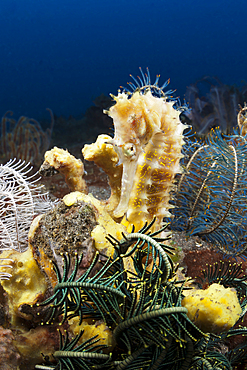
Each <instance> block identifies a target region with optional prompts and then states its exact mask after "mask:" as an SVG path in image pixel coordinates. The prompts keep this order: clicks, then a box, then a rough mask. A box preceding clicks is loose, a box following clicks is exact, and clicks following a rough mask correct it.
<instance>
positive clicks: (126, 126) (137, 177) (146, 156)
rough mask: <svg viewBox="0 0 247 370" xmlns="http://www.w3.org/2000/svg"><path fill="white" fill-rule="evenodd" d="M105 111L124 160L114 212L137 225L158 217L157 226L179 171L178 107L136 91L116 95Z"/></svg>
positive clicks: (167, 203)
mask: <svg viewBox="0 0 247 370" xmlns="http://www.w3.org/2000/svg"><path fill="white" fill-rule="evenodd" d="M114 99H115V101H116V104H115V105H114V106H112V107H111V108H110V109H109V111H108V112H107V113H108V115H109V116H110V117H112V118H113V123H114V129H115V135H114V138H113V140H112V144H113V145H114V149H115V151H116V152H117V154H118V157H119V163H122V164H123V175H122V184H121V195H120V200H119V203H118V206H117V207H116V208H115V210H114V212H113V215H114V217H116V218H119V217H122V216H124V215H125V216H126V219H127V221H128V222H130V223H132V224H134V225H135V226H136V227H137V228H139V227H142V226H143V224H144V223H145V222H146V221H151V220H152V218H153V217H154V216H156V218H157V221H158V222H157V223H156V224H157V227H159V226H158V225H159V224H160V222H161V221H162V219H163V217H164V216H168V215H169V211H168V210H169V209H170V208H171V207H172V206H171V205H170V204H169V199H170V192H171V191H172V189H173V188H174V184H173V181H174V177H175V175H176V174H177V173H180V172H181V169H180V165H179V161H180V158H181V157H182V154H181V149H182V146H183V144H184V141H183V131H184V129H185V128H186V127H187V126H186V125H183V124H182V123H181V122H180V119H179V114H180V111H178V110H176V109H174V108H173V105H174V102H172V101H170V102H169V101H167V100H166V99H165V98H164V97H162V98H159V97H155V96H153V95H152V93H151V91H148V92H146V93H145V94H142V93H140V92H139V91H136V92H134V93H133V95H132V96H131V97H130V98H129V96H128V95H127V94H125V93H119V94H118V96H116V97H114Z"/></svg>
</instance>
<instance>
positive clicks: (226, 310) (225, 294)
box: [182, 283, 242, 334]
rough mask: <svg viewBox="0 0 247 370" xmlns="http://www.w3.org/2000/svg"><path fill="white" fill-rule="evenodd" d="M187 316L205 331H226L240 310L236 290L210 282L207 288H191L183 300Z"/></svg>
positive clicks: (234, 321)
mask: <svg viewBox="0 0 247 370" xmlns="http://www.w3.org/2000/svg"><path fill="white" fill-rule="evenodd" d="M182 306H183V307H186V308H187V309H188V313H187V316H188V317H189V319H190V320H191V321H192V322H193V323H194V324H195V325H196V326H198V328H199V329H201V330H202V331H203V332H205V333H215V334H219V333H221V332H224V331H228V330H229V329H230V328H231V327H232V326H233V325H234V324H235V323H236V322H237V320H238V319H239V316H240V314H241V312H242V309H241V306H240V303H239V301H238V297H237V294H236V290H235V289H234V288H225V287H224V286H223V285H220V284H216V283H215V284H212V285H210V286H209V288H208V289H205V290H202V289H193V290H192V291H191V292H190V293H189V294H188V295H187V296H186V297H185V298H184V299H183V300H182Z"/></svg>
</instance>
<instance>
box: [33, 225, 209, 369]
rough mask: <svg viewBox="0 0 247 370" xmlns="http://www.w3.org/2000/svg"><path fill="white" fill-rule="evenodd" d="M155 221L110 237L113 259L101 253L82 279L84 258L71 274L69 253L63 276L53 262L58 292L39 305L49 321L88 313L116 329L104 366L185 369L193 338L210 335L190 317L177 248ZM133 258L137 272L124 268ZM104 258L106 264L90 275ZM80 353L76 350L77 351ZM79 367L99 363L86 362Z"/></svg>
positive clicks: (65, 261)
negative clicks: (184, 302) (175, 254)
mask: <svg viewBox="0 0 247 370" xmlns="http://www.w3.org/2000/svg"><path fill="white" fill-rule="evenodd" d="M153 222H155V220H153ZM153 222H151V223H150V224H149V225H148V224H147V223H146V224H145V225H144V226H143V227H142V228H141V229H140V230H139V231H138V232H134V231H135V230H132V231H133V232H132V233H129V234H127V233H126V234H123V238H122V239H121V240H117V239H115V238H113V237H112V236H110V235H109V236H108V240H109V241H110V242H111V243H112V244H113V245H114V248H115V256H114V257H113V259H110V258H108V259H106V258H105V257H104V256H102V255H100V254H97V255H96V256H95V260H94V262H93V263H92V265H91V266H90V267H89V269H88V270H87V272H86V273H84V274H83V275H82V276H81V277H79V278H77V272H78V266H79V265H80V261H81V258H82V257H78V256H76V257H75V267H74V270H73V271H72V273H71V274H70V275H69V267H70V258H69V256H67V255H64V271H63V274H62V275H61V274H60V272H59V269H58V268H57V266H56V264H54V268H55V271H56V274H57V278H58V284H57V285H56V286H55V288H54V292H53V295H52V296H51V297H50V298H48V299H47V300H45V301H44V302H41V303H39V305H42V306H47V310H48V311H47V317H46V318H45V319H44V321H45V322H46V323H48V324H49V323H51V322H55V321H56V320H60V319H59V318H60V317H61V316H62V323H63V322H64V321H65V320H67V319H69V318H71V317H75V316H78V317H79V318H80V320H79V321H80V323H81V322H82V320H83V319H84V318H85V317H86V318H87V319H88V318H90V319H94V320H103V321H104V322H105V324H106V325H107V327H108V328H110V329H111V331H112V336H113V343H115V347H114V348H112V349H111V351H112V356H110V357H109V358H106V359H103V357H102V360H101V361H102V362H101V367H99V368H102V369H103V368H105V367H106V368H107V369H115V370H123V369H128V370H134V369H135V370H136V369H144V370H148V369H149V370H151V369H152V370H155V369H160V370H161V369H162V368H164V366H166V367H167V369H176V370H178V369H182V365H184V366H186V363H187V362H188V363H189V359H188V353H187V352H190V350H189V348H190V347H191V342H192V343H195V342H196V341H197V339H198V338H201V336H204V335H205V334H204V333H202V332H201V331H200V330H199V329H198V328H197V327H195V325H194V324H193V323H192V322H191V321H190V320H189V318H188V317H187V315H186V313H187V309H186V308H185V307H182V305H181V300H182V297H183V289H184V282H183V281H177V280H176V278H175V277H174V272H175V268H174V265H173V262H172V260H171V257H170V255H171V254H172V250H173V248H172V247H169V246H167V245H166V244H164V242H165V240H166V239H167V238H168V236H164V237H157V235H158V234H159V232H160V231H161V230H159V231H157V232H151V231H150V229H151V227H152V225H153ZM166 226H167V225H166ZM166 226H164V228H163V229H165V227H166ZM163 229H162V230H163ZM129 258H130V259H132V260H133V271H129V270H126V268H125V267H124V266H125V263H126V261H125V260H127V259H129ZM104 260H105V261H104ZM100 261H102V262H101V265H102V267H101V268H100V269H99V270H98V271H97V272H96V273H95V275H94V276H91V274H92V272H93V269H94V270H95V266H96V263H99V262H100ZM93 339H94V338H93ZM93 339H92V340H93ZM192 348H193V347H192ZM77 351H78V350H77V348H76V349H75V351H74V352H77ZM54 356H55V355H54ZM64 356H66V351H64ZM73 356H75V357H76V358H79V357H80V356H81V357H83V355H81V354H78V355H76V354H74V355H73ZM55 357H56V356H55ZM91 358H92V359H94V357H93V356H92V357H91ZM69 359H70V357H69V356H68V361H69ZM64 361H65V360H64ZM66 361H67V360H66ZM105 361H107V365H105V364H104V362H105ZM68 364H69V362H68ZM42 366H43V365H42ZM63 366H64V367H60V368H59V369H63V368H66V369H69V370H72V369H74V368H73V367H72V365H68V366H67V367H65V364H63ZM39 368H40V369H47V368H46V367H39ZM80 368H81V369H94V368H98V367H95V366H93V365H92V366H91V367H90V366H89V365H88V367H86V365H83V366H81V367H80ZM185 368H186V367H185Z"/></svg>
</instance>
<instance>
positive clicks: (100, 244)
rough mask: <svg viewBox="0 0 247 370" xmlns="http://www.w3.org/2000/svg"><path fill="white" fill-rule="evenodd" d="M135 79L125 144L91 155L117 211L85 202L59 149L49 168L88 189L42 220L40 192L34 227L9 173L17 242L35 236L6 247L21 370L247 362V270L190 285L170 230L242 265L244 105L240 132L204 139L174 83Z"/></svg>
mask: <svg viewBox="0 0 247 370" xmlns="http://www.w3.org/2000/svg"><path fill="white" fill-rule="evenodd" d="M132 78H133V81H134V82H131V83H129V87H130V90H127V89H123V88H122V90H121V91H119V93H118V95H117V96H112V97H113V99H114V100H115V105H113V106H111V108H110V109H108V111H107V112H106V113H107V115H108V116H106V117H108V118H109V117H111V118H112V119H113V124H114V128H115V132H114V137H113V138H111V137H110V136H108V135H100V136H99V138H98V139H97V141H96V142H95V143H94V144H91V145H85V146H84V148H83V155H84V158H86V159H87V160H88V161H94V162H95V163H96V164H97V165H98V166H99V167H100V168H101V169H102V170H103V171H104V172H105V173H106V174H107V175H108V177H109V183H110V187H111V196H110V198H109V199H104V200H98V199H96V198H95V197H94V196H93V195H92V194H85V193H86V187H85V186H84V185H85V184H84V180H83V179H82V175H83V166H82V162H81V161H79V160H77V159H76V158H74V157H73V156H71V155H70V154H69V153H68V152H67V151H63V150H61V149H58V148H54V149H53V150H51V151H49V152H47V154H46V157H45V159H47V160H46V161H45V163H46V165H45V166H46V170H47V171H48V172H49V171H50V170H51V172H53V171H54V169H55V170H58V171H60V172H61V173H63V172H64V170H65V177H66V179H67V181H68V183H69V185H70V187H71V189H72V190H77V189H79V190H80V191H73V192H70V193H68V194H66V195H65V196H64V197H63V199H62V200H61V201H60V202H58V203H57V204H55V205H52V207H50V206H49V202H48V203H45V204H47V206H45V207H43V208H42V207H39V206H38V204H39V199H40V193H39V190H37V200H38V201H37V206H38V207H36V205H35V207H36V208H35V207H34V209H35V211H34V212H33V213H32V218H34V219H33V221H32V223H31V217H29V213H30V212H29V211H30V205H29V201H30V199H31V201H33V203H34V204H36V203H35V201H36V197H34V195H33V193H32V191H33V187H32V186H30V184H32V180H31V181H30V177H29V176H26V173H28V167H27V168H26V167H25V166H24V165H23V164H22V163H20V164H19V162H18V164H17V165H16V164H13V163H12V162H11V163H10V164H7V165H6V166H3V167H2V169H3V176H2V180H1V181H2V183H3V186H2V200H3V206H2V209H3V211H2V214H1V219H2V220H3V221H4V220H5V221H6V222H7V224H6V227H5V228H6V229H7V231H11V230H15V232H13V233H12V234H11V239H13V240H14V241H16V240H19V239H18V234H17V232H18V231H19V230H22V226H23V225H24V226H25V227H24V229H25V230H24V232H23V238H22V239H21V242H20V245H18V244H17V246H16V244H13V246H11V245H10V244H8V245H7V242H5V240H4V239H3V242H5V244H4V243H3V249H4V251H3V252H2V254H1V256H0V258H1V263H2V264H3V265H4V266H0V274H1V277H2V279H1V280H0V282H1V287H0V288H1V289H0V319H1V320H0V324H1V325H2V326H4V328H5V329H10V331H8V332H6V333H7V335H6V340H5V341H4V339H3V348H5V347H4V342H6V343H7V345H8V344H9V345H10V346H13V348H12V347H10V352H11V353H12V352H13V353H14V354H15V355H13V359H14V361H15V363H16V366H19V369H20V370H25V369H26V368H30V369H31V368H33V367H35V368H36V369H42V370H51V369H60V370H63V369H67V370H75V369H76V370H77V369H78V370H79V369H85V370H89V369H97V368H98V369H99V368H100V369H109V370H123V369H128V370H137V369H143V370H155V369H156V370H162V369H164V368H166V369H167V370H182V369H183V370H185V369H188V370H197V369H202V368H207V369H216V368H217V369H218V370H223V369H224V370H232V369H233V368H234V367H235V366H237V365H238V364H239V363H241V362H242V363H244V362H246V361H247V351H246V336H247V328H246V327H244V326H241V325H240V323H241V320H244V319H245V313H246V307H247V298H246V297H247V275H246V271H243V270H242V265H239V264H231V263H227V262H226V263H225V264H223V262H222V263H219V264H217V265H216V264H215V265H213V267H210V266H209V267H208V268H207V269H205V271H204V272H203V276H202V278H201V279H200V278H198V279H194V281H191V280H190V279H189V278H186V277H185V276H184V273H183V271H182V264H181V261H180V258H181V256H183V255H184V254H185V250H184V251H182V250H181V249H182V247H184V244H185V242H184V241H183V239H182V238H178V239H177V241H175V239H172V232H171V228H172V229H178V230H182V231H184V232H187V237H190V238H191V240H192V239H193V240H197V244H196V245H197V246H198V245H199V243H200V241H201V239H200V238H199V236H202V237H205V239H207V240H210V241H211V242H213V243H214V247H215V246H218V248H221V249H222V250H223V251H225V254H231V255H233V256H234V257H235V258H238V257H237V256H238V254H241V253H242V251H243V250H245V246H244V243H245V228H246V217H245V216H246V215H245V213H244V212H245V211H244V209H245V208H244V207H245V203H246V202H245V198H246V194H245V193H246V192H245V187H246V186H245V184H246V170H245V158H246V153H245V152H246V143H245V137H244V136H243V134H244V132H245V120H246V116H245V107H246V106H244V108H242V110H241V113H239V116H238V123H239V130H240V131H235V132H234V134H233V135H231V136H227V137H225V136H223V135H222V134H221V133H220V131H219V130H216V132H213V133H211V134H210V136H209V138H208V141H207V142H206V143H204V142H202V141H196V140H194V141H193V139H191V138H190V137H189V136H188V135H187V136H185V137H184V135H183V133H184V130H185V128H186V127H187V126H186V125H183V124H182V123H181V120H180V118H181V112H183V110H184V109H183V108H180V109H178V108H177V103H176V101H175V100H174V99H173V98H172V96H171V94H172V92H171V91H170V92H166V93H165V92H164V91H163V89H164V88H165V87H166V86H167V82H166V83H165V84H164V85H163V86H161V87H159V85H158V82H159V76H157V77H156V80H155V82H154V83H151V78H150V74H149V71H148V70H147V73H146V74H144V73H143V72H142V70H141V78H137V79H135V78H134V77H132ZM107 104H108V103H107ZM184 144H185V145H184ZM18 166H20V167H18ZM0 170H1V167H0ZM9 171H10V174H9ZM25 171H27V172H25ZM176 184H177V188H176ZM32 185H33V184H32ZM35 189H36V188H35V187H34V191H35ZM0 190H1V189H0ZM81 190H82V191H81ZM27 192H29V193H30V197H29V198H28V200H27V198H26V193H27ZM5 193H6V194H8V197H5ZM35 194H36V193H35ZM12 199H14V201H13V202H12V203H11V200H12ZM22 200H23V201H24V202H23V203H22ZM13 205H15V210H16V212H13V213H10V215H9V216H8V214H9V213H8V212H10V211H11V210H12V208H14V206H13ZM174 206H176V207H175V208H173V207H174ZM18 208H20V215H19V213H18V212H17V211H18ZM241 212H242V213H241ZM171 214H172V216H171ZM35 216H36V217H35ZM164 217H168V218H169V219H170V222H169V223H164ZM24 219H25V220H26V219H27V222H26V223H25V222H24V221H22V222H20V223H18V221H19V220H24ZM14 225H17V226H16V229H14ZM29 227H30V229H29ZM28 229H29V233H28V248H27V230H28ZM9 233H10V232H9ZM16 234H17V235H16ZM176 234H178V233H176ZM179 235H181V234H179ZM193 235H197V236H196V237H194V236H193ZM6 240H7V239H6ZM177 244H178V246H177ZM6 249H7V250H6ZM197 252H199V250H197ZM200 255H202V254H200ZM192 258H193V257H192ZM194 259H195V254H194ZM184 260H185V258H184ZM174 261H176V263H175V262H174ZM177 262H178V263H177ZM195 267H196V266H195ZM195 271H196V269H195ZM196 289H199V290H196ZM212 290H213V293H211V292H212ZM215 293H216V296H215ZM229 294H231V296H230V295H229ZM233 306H235V307H233ZM229 311H230V313H231V315H230V316H229V315H228V312H229ZM233 314H234V318H233V320H232V316H233ZM229 317H230V318H229ZM231 320H232V321H231ZM58 327H59V331H58V330H57V328H58ZM5 329H4V330H5ZM215 333H217V335H215ZM12 335H13V337H12ZM12 338H14V340H12ZM233 339H234V341H233ZM233 342H234V344H233ZM11 366H12V365H11V362H10V368H11Z"/></svg>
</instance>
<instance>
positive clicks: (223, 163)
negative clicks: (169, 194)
mask: <svg viewBox="0 0 247 370" xmlns="http://www.w3.org/2000/svg"><path fill="white" fill-rule="evenodd" d="M195 146H197V149H196V150H194V147H195ZM198 146H199V143H198V142H197V143H194V144H193V146H192V149H193V150H192V151H191V153H189V152H190V150H189V149H188V147H187V152H186V158H188V157H189V158H190V159H189V160H188V162H187V163H186V165H184V173H183V174H182V175H181V177H180V180H179V182H178V191H177V194H176V200H175V202H174V203H175V208H174V209H173V211H172V213H173V215H174V218H173V219H172V220H171V228H172V229H173V230H180V231H186V233H187V235H188V236H189V235H199V236H201V237H202V238H204V239H206V240H207V241H209V242H211V243H212V244H213V245H214V246H216V247H218V248H219V249H220V250H222V251H223V252H224V253H225V254H229V255H233V256H237V255H239V254H243V253H244V251H245V250H246V247H247V244H246V232H245V230H246V226H247V214H246V182H247V171H246V168H247V167H246V154H247V143H246V139H245V137H243V136H241V135H239V133H238V132H234V134H233V135H231V136H224V135H222V134H221V132H220V131H219V129H215V130H212V131H211V132H210V135H209V136H208V139H207V141H206V143H205V144H203V143H201V145H200V146H199V147H198ZM185 160H186V159H185Z"/></svg>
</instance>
